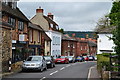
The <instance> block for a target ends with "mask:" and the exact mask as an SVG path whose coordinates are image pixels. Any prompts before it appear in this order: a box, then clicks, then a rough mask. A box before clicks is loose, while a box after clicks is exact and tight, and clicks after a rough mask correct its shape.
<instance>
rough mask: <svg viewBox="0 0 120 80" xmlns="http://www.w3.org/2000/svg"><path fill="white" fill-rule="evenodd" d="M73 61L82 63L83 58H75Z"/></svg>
mask: <svg viewBox="0 0 120 80" xmlns="http://www.w3.org/2000/svg"><path fill="white" fill-rule="evenodd" d="M75 61H76V62H82V61H84V58H83V57H82V56H77V57H76V59H75Z"/></svg>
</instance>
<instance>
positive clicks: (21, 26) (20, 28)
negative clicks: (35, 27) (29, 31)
mask: <svg viewBox="0 0 120 80" xmlns="http://www.w3.org/2000/svg"><path fill="white" fill-rule="evenodd" d="M23 29H24V23H23V22H22V21H18V30H21V31H23Z"/></svg>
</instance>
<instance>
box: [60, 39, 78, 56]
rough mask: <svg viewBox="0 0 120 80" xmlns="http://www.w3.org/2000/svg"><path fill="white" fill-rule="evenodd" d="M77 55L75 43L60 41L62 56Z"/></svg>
mask: <svg viewBox="0 0 120 80" xmlns="http://www.w3.org/2000/svg"><path fill="white" fill-rule="evenodd" d="M76 53H77V41H73V40H62V55H66V56H74V55H75V54H76Z"/></svg>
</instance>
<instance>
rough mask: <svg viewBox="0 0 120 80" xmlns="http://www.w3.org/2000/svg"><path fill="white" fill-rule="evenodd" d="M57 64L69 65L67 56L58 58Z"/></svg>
mask: <svg viewBox="0 0 120 80" xmlns="http://www.w3.org/2000/svg"><path fill="white" fill-rule="evenodd" d="M55 63H69V59H68V58H67V56H59V57H58V58H56V60H55Z"/></svg>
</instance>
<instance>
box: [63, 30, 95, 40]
mask: <svg viewBox="0 0 120 80" xmlns="http://www.w3.org/2000/svg"><path fill="white" fill-rule="evenodd" d="M64 34H68V35H69V36H71V37H72V36H73V34H74V37H77V38H86V37H87V36H88V38H92V39H96V38H97V34H96V32H90V31H64Z"/></svg>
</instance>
